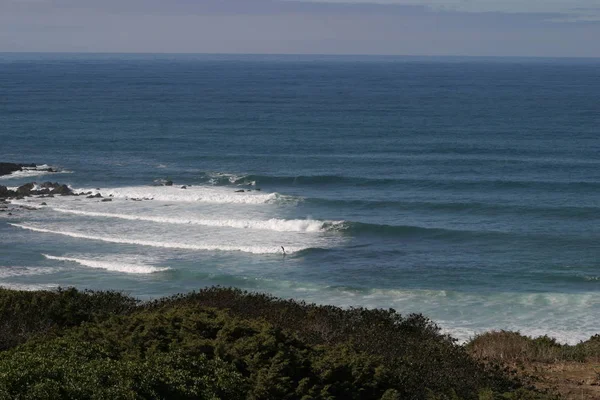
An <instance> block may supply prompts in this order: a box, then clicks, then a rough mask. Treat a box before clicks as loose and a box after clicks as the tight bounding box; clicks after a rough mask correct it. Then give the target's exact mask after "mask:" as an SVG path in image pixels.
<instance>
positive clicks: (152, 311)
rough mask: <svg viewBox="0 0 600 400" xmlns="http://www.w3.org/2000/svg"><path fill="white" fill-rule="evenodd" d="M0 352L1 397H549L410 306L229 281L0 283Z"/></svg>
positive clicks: (306, 398)
mask: <svg viewBox="0 0 600 400" xmlns="http://www.w3.org/2000/svg"><path fill="white" fill-rule="evenodd" d="M472 345H473V346H475V347H476V344H472ZM0 348H1V350H2V351H0V398H2V399H4V398H6V399H303V400H309V399H383V400H392V399H552V398H555V397H554V395H551V394H548V393H543V392H540V391H537V390H534V389H533V388H532V387H528V386H527V385H525V384H524V383H523V381H520V380H519V379H517V378H516V377H515V375H514V374H512V373H511V371H509V370H508V369H507V368H506V367H501V366H500V364H499V363H496V362H495V361H494V360H480V359H479V358H477V357H473V356H472V355H471V352H470V351H476V350H473V349H471V348H468V347H464V346H459V345H457V344H456V343H455V342H454V340H453V339H452V338H450V337H449V336H446V335H443V334H441V333H440V330H439V328H438V327H437V326H436V325H435V324H434V323H433V322H431V321H430V320H428V319H426V318H424V317H423V316H421V315H408V316H401V315H399V314H398V313H396V312H394V311H393V310H366V309H362V308H357V309H350V310H342V309H340V308H337V307H332V306H316V305H309V304H305V303H302V302H296V301H292V300H279V299H276V298H273V297H271V296H268V295H262V294H249V293H245V292H242V291H240V290H236V289H222V288H210V289H205V290H202V291H200V292H195V293H190V294H187V295H178V296H174V297H169V298H164V299H159V300H156V301H152V302H148V303H140V302H138V301H136V300H135V299H132V298H130V297H128V296H124V295H122V294H119V293H115V292H80V291H77V290H75V289H67V290H58V291H56V292H19V291H11V290H4V289H0ZM482 358H484V357H482Z"/></svg>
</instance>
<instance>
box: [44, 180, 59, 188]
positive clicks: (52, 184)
mask: <svg viewBox="0 0 600 400" xmlns="http://www.w3.org/2000/svg"><path fill="white" fill-rule="evenodd" d="M40 186H41V187H43V188H44V189H56V188H57V187H60V183H58V182H54V183H52V182H44V183H42V184H41V185H40Z"/></svg>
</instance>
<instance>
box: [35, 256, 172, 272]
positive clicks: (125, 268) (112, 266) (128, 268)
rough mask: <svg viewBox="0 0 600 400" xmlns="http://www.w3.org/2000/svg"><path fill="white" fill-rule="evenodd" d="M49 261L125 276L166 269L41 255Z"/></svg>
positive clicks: (164, 268) (164, 269)
mask: <svg viewBox="0 0 600 400" xmlns="http://www.w3.org/2000/svg"><path fill="white" fill-rule="evenodd" d="M42 255H43V256H44V257H46V258H47V259H49V260H56V261H67V262H74V263H77V264H80V265H83V266H85V267H89V268H99V269H105V270H108V271H116V272H124V273H127V274H152V273H155V272H161V271H167V270H169V269H170V268H168V267H154V266H150V265H141V264H127V263H123V262H118V261H113V260H92V259H83V258H72V257H56V256H51V255H48V254H42Z"/></svg>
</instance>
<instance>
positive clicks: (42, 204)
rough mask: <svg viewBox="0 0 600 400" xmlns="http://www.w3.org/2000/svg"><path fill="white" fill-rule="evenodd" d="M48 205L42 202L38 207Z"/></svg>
mask: <svg viewBox="0 0 600 400" xmlns="http://www.w3.org/2000/svg"><path fill="white" fill-rule="evenodd" d="M47 205H48V204H46V202H43V203H41V204H40V206H47Z"/></svg>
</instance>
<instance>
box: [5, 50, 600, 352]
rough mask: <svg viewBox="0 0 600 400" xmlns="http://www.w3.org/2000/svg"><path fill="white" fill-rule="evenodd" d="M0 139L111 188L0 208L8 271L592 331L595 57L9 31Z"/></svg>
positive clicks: (595, 315)
mask: <svg viewBox="0 0 600 400" xmlns="http://www.w3.org/2000/svg"><path fill="white" fill-rule="evenodd" d="M0 161H4V162H19V163H21V162H22V163H38V164H46V165H49V166H51V167H53V168H57V169H59V171H60V172H59V173H45V174H44V173H41V172H39V171H27V172H21V173H17V174H15V175H11V176H4V177H0V184H1V185H5V186H10V187H15V186H19V185H20V184H23V183H25V182H31V181H35V182H38V183H41V182H44V181H53V182H55V181H58V182H60V183H66V184H68V185H70V186H71V187H72V188H74V189H75V190H76V191H78V192H80V191H81V192H91V193H92V194H96V193H100V194H101V195H102V196H103V197H104V198H107V197H108V198H111V199H112V201H110V202H102V201H101V200H102V199H100V198H93V199H88V198H86V196H79V197H60V196H59V197H55V198H47V199H24V200H21V201H20V203H21V204H27V205H29V206H31V208H34V209H33V210H21V211H18V212H13V215H11V216H9V215H7V213H6V212H4V213H0V285H1V286H6V287H12V288H19V289H46V288H55V287H58V286H61V287H66V286H75V287H77V288H82V289H83V288H88V289H114V290H118V291H123V292H125V293H128V294H131V295H133V296H137V297H139V298H141V299H149V298H153V297H157V296H165V295H170V294H175V293H181V292H188V291H192V290H198V289H200V288H203V287H206V286H212V285H221V286H235V287H239V288H243V289H247V290H252V291H261V292H268V293H272V294H274V295H277V296H282V297H286V298H290V297H293V298H297V299H303V300H307V301H310V302H317V303H326V304H334V305H340V306H344V307H350V306H365V307H383V308H394V309H396V310H397V311H399V312H401V313H403V314H408V313H416V312H418V313H424V314H425V315H427V316H429V317H430V318H432V319H433V320H435V321H436V322H437V323H438V324H439V325H440V326H441V327H442V328H443V329H444V331H445V332H449V333H451V334H453V335H454V336H455V337H457V338H458V339H460V340H465V339H468V338H469V337H472V336H473V335H474V334H476V333H478V332H482V331H485V330H490V329H510V330H518V331H520V332H522V333H525V334H528V335H543V334H548V335H550V336H553V337H556V338H557V339H559V340H560V341H563V342H570V343H576V342H577V341H579V340H584V339H587V338H589V337H590V336H591V335H593V334H597V333H600V318H599V317H600V60H593V59H590V60H585V59H558V60H553V59H519V58H505V59H502V58H501V59H494V58H489V59H487V58H481V59H479V58H424V57H419V58H411V57H325V56H211V55H163V56H157V55H110V54H106V55H93V54H89V55H74V54H0ZM169 180H170V181H172V182H173V186H161V185H162V184H164V183H165V182H166V181H169ZM183 186H185V188H183ZM241 190H243V192H240V191H241ZM111 196H112V197H111ZM42 202H44V203H45V205H42ZM282 246H283V249H285V253H286V254H285V255H284V254H283V253H284V250H283V249H282Z"/></svg>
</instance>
